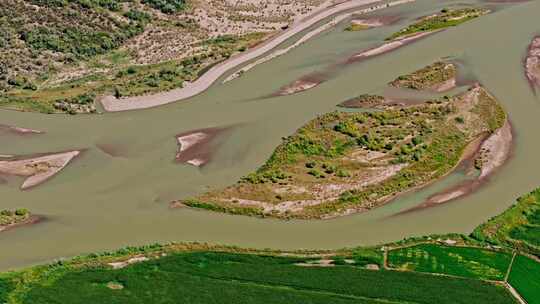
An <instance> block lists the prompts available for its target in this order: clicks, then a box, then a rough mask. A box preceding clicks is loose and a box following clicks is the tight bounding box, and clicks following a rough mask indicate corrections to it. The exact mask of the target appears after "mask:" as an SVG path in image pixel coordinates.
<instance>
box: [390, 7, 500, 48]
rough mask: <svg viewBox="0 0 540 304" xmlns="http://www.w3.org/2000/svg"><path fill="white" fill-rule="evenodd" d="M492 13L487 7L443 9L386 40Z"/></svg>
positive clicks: (433, 29) (428, 30)
mask: <svg viewBox="0 0 540 304" xmlns="http://www.w3.org/2000/svg"><path fill="white" fill-rule="evenodd" d="M488 13H490V10H489V9H485V8H462V9H448V8H445V9H442V10H441V11H440V12H439V13H437V14H433V15H431V16H426V17H423V18H420V20H418V21H417V22H415V23H413V24H411V25H409V26H408V27H406V28H404V29H402V30H401V31H399V32H397V33H394V34H393V35H391V36H390V37H388V38H387V39H386V40H394V39H397V38H403V37H407V36H410V35H416V34H418V33H425V32H431V31H436V30H440V29H444V28H447V27H452V26H457V25H459V24H461V23H464V22H467V21H469V20H472V19H475V18H478V17H480V16H482V15H485V14H488Z"/></svg>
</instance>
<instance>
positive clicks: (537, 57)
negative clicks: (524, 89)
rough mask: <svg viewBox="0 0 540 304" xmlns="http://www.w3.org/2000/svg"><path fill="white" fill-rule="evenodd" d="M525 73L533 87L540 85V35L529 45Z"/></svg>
mask: <svg viewBox="0 0 540 304" xmlns="http://www.w3.org/2000/svg"><path fill="white" fill-rule="evenodd" d="M525 75H526V76H527V79H528V80H529V83H530V84H531V86H532V87H533V88H538V87H540V36H538V37H535V38H534V39H533V40H532V42H531V44H530V45H529V50H528V53H527V58H525Z"/></svg>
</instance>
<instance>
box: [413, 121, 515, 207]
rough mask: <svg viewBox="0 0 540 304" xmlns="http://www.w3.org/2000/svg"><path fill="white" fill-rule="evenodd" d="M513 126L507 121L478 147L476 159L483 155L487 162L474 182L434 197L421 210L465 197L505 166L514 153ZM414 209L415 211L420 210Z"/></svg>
mask: <svg viewBox="0 0 540 304" xmlns="http://www.w3.org/2000/svg"><path fill="white" fill-rule="evenodd" d="M512 143H513V136H512V125H511V124H510V122H508V121H506V122H505V124H504V125H503V126H502V127H501V128H499V129H498V130H496V131H495V132H494V133H493V134H491V135H490V136H489V137H488V138H487V139H485V140H484V141H482V143H481V145H480V147H478V146H477V147H476V149H475V150H476V151H477V153H475V154H476V157H479V156H480V155H479V154H482V157H483V158H485V159H486V160H485V162H484V163H483V165H482V168H481V169H480V175H479V176H478V177H477V178H475V179H474V180H470V181H467V182H464V183H461V184H459V185H457V186H455V187H452V188H450V189H448V190H446V191H443V192H440V193H437V194H435V195H432V196H431V197H429V198H428V199H427V201H426V202H425V203H423V204H422V205H420V206H419V208H425V207H428V206H432V205H437V204H442V203H446V202H449V201H451V200H454V199H457V198H460V197H463V196H465V195H468V194H469V193H472V192H473V191H475V190H476V189H478V188H479V187H480V186H481V185H482V184H483V183H484V182H485V181H486V180H487V179H488V178H489V177H490V176H491V175H492V174H493V173H494V172H495V171H496V170H497V169H499V168H500V167H501V166H503V165H504V164H505V163H506V161H507V160H508V158H509V157H510V154H511V151H512ZM419 208H413V209H419Z"/></svg>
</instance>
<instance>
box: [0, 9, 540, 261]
mask: <svg viewBox="0 0 540 304" xmlns="http://www.w3.org/2000/svg"><path fill="white" fill-rule="evenodd" d="M454 3H455V4H457V2H455V1H418V2H416V3H412V4H406V5H402V6H399V7H394V8H390V9H387V10H383V11H380V12H378V14H388V15H402V16H403V17H404V19H402V20H401V21H400V22H399V23H398V24H395V25H392V26H387V27H382V28H377V29H372V30H369V31H363V32H354V33H350V32H343V28H344V27H345V26H346V24H342V25H340V26H338V27H337V28H336V29H334V30H331V31H329V32H326V33H324V34H323V35H320V36H318V37H317V38H315V39H313V40H311V41H309V42H308V43H306V44H304V45H302V46H300V47H298V48H296V49H294V50H293V51H291V52H290V53H288V54H286V55H284V56H281V57H279V58H277V59H274V60H273V61H271V62H269V63H266V64H263V65H260V66H258V67H256V68H254V69H253V70H251V71H249V72H248V73H247V74H245V75H244V76H243V77H241V78H239V79H237V80H234V81H232V82H229V83H227V84H224V85H223V84H220V83H219V84H215V85H214V86H213V87H212V88H211V89H210V90H208V91H207V92H205V93H203V94H201V95H199V96H197V97H194V98H191V99H189V100H185V101H181V102H177V103H173V104H170V105H166V106H162V107H158V108H153V109H147V110H141V111H131V112H123V113H107V114H103V115H88V116H85V115H78V116H64V115H43V114H34V113H20V112H13V111H0V123H2V124H7V125H15V126H19V127H25V128H32V129H38V130H42V131H45V132H46V134H44V135H36V136H26V137H20V136H19V137H17V136H14V135H9V134H2V135H0V154H32V153H41V152H56V151H64V150H69V149H86V151H85V152H84V153H83V155H82V156H81V157H79V158H77V159H76V160H75V161H74V162H72V163H71V164H70V165H68V167H66V168H65V170H64V171H62V173H61V174H59V175H57V176H56V177H54V178H53V179H51V180H49V181H47V182H46V183H44V184H42V185H40V186H38V187H36V188H33V189H31V190H28V191H20V190H19V185H20V183H19V181H10V182H9V183H7V184H0V209H4V208H17V207H25V208H28V209H30V210H32V211H33V212H34V213H35V214H40V215H43V216H45V217H47V220H46V221H45V222H43V223H40V224H37V225H32V226H27V227H21V228H17V229H13V230H9V231H6V232H2V233H0V270H6V269H13V268H19V267H23V266H27V265H31V264H36V263H40V262H45V261H50V260H53V259H56V258H61V257H69V256H73V255H77V254H83V253H90V252H94V251H103V250H111V249H115V248H120V247H123V246H126V245H142V244H148V243H154V242H168V241H201V242H211V243H219V244H233V245H239V246H249V247H261V248H264V247H272V248H282V249H298V248H338V247H344V246H356V245H369V244H376V243H383V242H387V241H392V240H398V239H401V238H403V237H407V236H413V235H424V234H430V233H446V232H463V233H467V232H470V231H471V230H472V229H473V228H474V227H475V226H476V225H478V224H480V223H481V222H483V221H485V220H486V219H488V218H489V217H491V216H494V215H496V214H498V213H500V212H502V211H503V210H504V209H506V208H507V207H508V206H509V205H510V204H511V203H512V202H513V201H514V199H515V198H516V197H518V196H519V195H520V194H522V193H524V192H527V191H530V190H532V189H533V188H534V187H536V186H538V185H540V178H539V174H540V173H539V172H540V157H539V156H540V143H539V141H540V135H539V134H540V133H539V125H538V121H539V120H538V117H540V100H539V99H538V98H536V97H535V96H534V95H533V93H532V91H531V89H530V87H529V85H528V83H527V81H526V79H525V76H524V73H523V70H522V60H523V57H524V55H525V52H526V48H527V45H528V43H529V42H530V39H531V38H532V37H533V36H534V35H536V34H539V33H540V22H539V20H540V18H539V13H540V1H532V2H526V3H519V4H512V5H509V4H497V5H495V4H488V3H482V5H489V6H490V7H492V8H494V9H496V10H497V11H496V12H495V13H493V14H490V15H488V16H484V17H481V18H479V19H477V20H473V21H470V22H468V23H466V24H463V25H461V26H459V27H456V28H452V29H449V30H446V31H444V32H441V33H439V34H436V35H432V36H430V37H428V38H426V39H423V40H420V41H418V42H416V43H414V44H411V45H408V46H406V47H404V48H401V49H399V50H397V51H395V52H391V53H389V54H386V55H383V56H379V57H375V58H372V59H370V60H366V61H363V62H359V63H355V64H351V65H349V66H347V67H344V68H342V69H340V70H339V71H338V72H337V73H335V74H334V77H332V78H331V79H330V80H328V81H327V82H324V83H323V84H321V85H320V86H318V87H316V88H314V89H312V90H309V91H306V92H303V93H300V94H296V95H291V96H282V97H273V98H263V97H265V96H268V95H270V94H271V93H273V92H275V91H276V90H277V89H279V88H280V87H281V86H283V85H285V84H287V83H290V82H291V81H294V80H295V79H297V78H299V77H301V76H303V75H306V74H309V73H311V72H314V71H322V70H324V69H325V68H326V67H328V66H331V65H333V64H335V63H337V62H339V61H342V60H343V59H345V58H347V56H350V55H351V54H353V53H355V52H358V51H360V50H363V49H366V48H369V47H373V46H375V45H378V44H380V43H381V42H382V40H383V39H384V38H385V37H387V36H388V35H389V34H391V33H392V32H394V31H396V30H398V29H399V28H401V27H402V26H404V25H405V24H406V23H408V22H410V21H411V20H412V19H413V18H416V17H419V16H423V15H426V14H430V13H433V12H435V11H437V10H440V9H441V8H442V7H445V6H449V5H452V4H454ZM459 3H460V4H462V3H465V2H459ZM447 56H451V57H454V58H456V59H459V60H460V62H463V64H464V65H465V66H466V67H467V70H468V73H469V74H470V75H473V76H474V77H475V78H476V79H477V80H478V81H480V82H481V83H482V84H483V85H484V86H485V87H487V89H488V90H490V91H491V92H492V93H493V94H494V95H495V96H496V97H497V98H498V99H499V100H500V101H501V102H502V104H503V105H504V107H505V109H506V110H507V111H508V113H509V115H510V118H511V120H512V123H513V126H514V128H515V131H516V147H515V150H514V155H513V156H512V158H511V160H510V161H509V162H508V163H507V164H506V165H505V167H503V168H502V169H501V170H500V171H499V172H498V173H497V174H496V175H494V176H493V177H492V178H491V180H490V181H489V182H488V183H487V184H485V185H484V186H483V187H482V188H480V189H479V190H478V191H476V192H475V193H473V194H471V195H469V196H466V197H464V198H462V199H459V200H456V201H453V202H450V203H447V204H444V205H441V206H438V207H434V208H428V209H424V210H421V211H415V212H411V213H407V214H404V215H399V216H393V215H395V214H396V213H398V212H399V211H402V210H405V209H408V208H410V207H413V206H415V205H418V204H420V203H422V201H423V199H425V198H426V197H428V196H429V195H430V194H433V193H436V192H437V191H440V190H442V189H444V188H445V187H447V186H449V185H453V184H455V183H456V182H458V181H460V180H461V179H462V178H463V177H462V176H461V174H460V173H454V174H452V175H449V176H448V177H447V178H445V179H443V180H441V181H439V182H437V183H435V184H433V185H431V186H429V187H427V188H425V189H423V190H421V191H419V192H416V193H410V194H407V195H405V196H403V197H401V198H399V199H397V200H395V201H393V202H391V203H390V204H388V205H386V206H384V207H382V208H379V209H376V210H373V211H371V212H367V213H364V214H357V215H352V216H346V217H342V218H337V219H332V220H325V221H279V220H272V219H257V218H250V217H244V216H230V215H224V214H218V213H212V212H205V211H196V210H189V209H170V208H169V202H170V201H171V200H174V199H180V198H185V197H188V196H191V195H194V194H198V193H201V192H203V191H206V190H207V189H209V188H210V189H215V188H218V187H223V186H226V185H228V184H230V183H233V182H234V181H236V180H237V179H238V178H239V177H241V176H243V175H245V174H247V173H249V172H250V171H252V170H254V169H256V168H257V167H258V166H260V165H261V164H262V163H263V162H264V161H265V160H266V159H267V158H268V156H269V155H270V154H271V153H272V151H273V149H274V148H275V147H276V146H277V145H278V144H279V143H280V140H281V138H282V137H283V136H287V135H289V134H291V133H293V132H294V131H295V129H297V128H298V127H300V126H301V125H302V124H303V123H305V122H306V121H308V120H310V119H312V118H314V117H315V116H316V115H318V114H320V113H324V112H328V111H333V110H335V109H336V108H335V105H336V104H338V103H339V102H341V101H343V100H345V99H348V98H351V97H354V96H356V95H359V94H361V93H372V92H379V91H381V90H383V89H384V87H385V83H387V82H388V81H390V80H392V79H393V78H395V77H396V76H397V75H400V74H406V73H409V72H411V71H414V70H416V69H418V68H420V67H423V66H425V65H428V64H430V63H432V62H434V61H435V60H437V59H439V58H442V57H447ZM215 126H234V128H232V130H231V132H229V134H227V135H226V136H225V137H224V138H222V141H221V144H220V145H219V146H218V147H217V150H216V152H215V155H214V158H213V159H212V161H211V162H210V163H209V164H208V165H207V166H205V167H203V168H202V169H199V168H196V167H193V166H190V165H182V164H177V163H175V162H174V156H175V152H176V141H175V135H176V134H178V133H182V132H186V131H189V130H193V129H199V128H207V127H215ZM98 146H106V147H108V148H109V149H110V150H113V151H114V155H115V156H111V155H110V154H107V153H105V152H103V151H102V150H100V149H99V148H98Z"/></svg>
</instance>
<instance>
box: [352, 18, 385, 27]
mask: <svg viewBox="0 0 540 304" xmlns="http://www.w3.org/2000/svg"><path fill="white" fill-rule="evenodd" d="M351 23H352V24H354V25H363V26H367V27H370V28H371V27H379V26H383V25H384V23H383V22H382V20H379V19H354V20H352V21H351Z"/></svg>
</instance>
